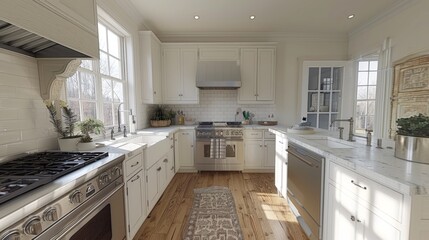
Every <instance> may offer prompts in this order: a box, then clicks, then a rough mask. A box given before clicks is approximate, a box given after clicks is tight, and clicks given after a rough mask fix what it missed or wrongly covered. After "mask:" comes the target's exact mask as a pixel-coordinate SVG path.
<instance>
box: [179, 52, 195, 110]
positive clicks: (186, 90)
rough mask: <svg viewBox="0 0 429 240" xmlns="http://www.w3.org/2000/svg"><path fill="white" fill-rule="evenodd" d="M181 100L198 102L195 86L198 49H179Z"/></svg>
mask: <svg viewBox="0 0 429 240" xmlns="http://www.w3.org/2000/svg"><path fill="white" fill-rule="evenodd" d="M180 59H181V78H182V83H183V86H182V92H181V93H180V95H181V96H180V97H181V99H180V100H181V101H182V102H184V103H198V93H199V90H198V88H197V87H196V81H197V79H196V77H197V63H198V49H196V48H195V49H181V58H180Z"/></svg>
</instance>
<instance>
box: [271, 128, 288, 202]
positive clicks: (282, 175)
mask: <svg viewBox="0 0 429 240" xmlns="http://www.w3.org/2000/svg"><path fill="white" fill-rule="evenodd" d="M286 149H287V139H286V138H283V137H281V136H276V141H275V170H274V184H275V186H276V188H277V191H278V193H279V194H281V195H282V196H283V197H286V196H287V154H286Z"/></svg>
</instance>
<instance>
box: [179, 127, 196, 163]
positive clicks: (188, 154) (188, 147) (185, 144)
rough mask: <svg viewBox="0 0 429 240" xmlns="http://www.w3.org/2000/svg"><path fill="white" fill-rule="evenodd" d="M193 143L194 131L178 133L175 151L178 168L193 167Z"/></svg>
mask: <svg viewBox="0 0 429 240" xmlns="http://www.w3.org/2000/svg"><path fill="white" fill-rule="evenodd" d="M194 141H195V139H194V131H192V130H189V131H188V130H186V131H181V132H179V133H178V138H177V144H176V145H175V151H176V153H177V154H176V156H178V158H179V162H180V167H184V168H190V167H194Z"/></svg>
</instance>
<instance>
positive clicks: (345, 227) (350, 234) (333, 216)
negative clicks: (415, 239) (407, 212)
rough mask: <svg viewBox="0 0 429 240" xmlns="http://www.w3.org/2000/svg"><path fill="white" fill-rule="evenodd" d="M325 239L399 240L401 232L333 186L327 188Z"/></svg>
mask: <svg viewBox="0 0 429 240" xmlns="http://www.w3.org/2000/svg"><path fill="white" fill-rule="evenodd" d="M328 188H329V189H328V212H327V214H329V217H328V222H327V224H325V226H327V227H326V231H327V239H331V240H343V239H348V240H354V239H356V240H358V239H359V240H360V239H362V240H372V239H382V240H400V239H402V238H401V232H400V230H399V229H397V228H396V227H395V226H394V225H393V224H391V223H389V222H387V221H386V220H385V219H383V218H382V217H380V216H379V215H377V214H375V213H374V212H373V211H372V210H371V208H370V207H366V206H364V205H361V204H359V203H358V201H356V199H354V198H353V197H351V196H350V195H348V194H347V193H346V192H344V191H341V190H340V189H338V188H336V187H335V186H333V185H331V184H330V185H329V187H328Z"/></svg>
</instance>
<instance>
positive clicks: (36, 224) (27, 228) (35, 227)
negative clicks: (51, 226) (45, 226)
mask: <svg viewBox="0 0 429 240" xmlns="http://www.w3.org/2000/svg"><path fill="white" fill-rule="evenodd" d="M41 232H42V222H41V220H40V217H32V218H30V219H28V220H27V222H25V223H24V233H25V234H27V235H39V234H40V233H41Z"/></svg>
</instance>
